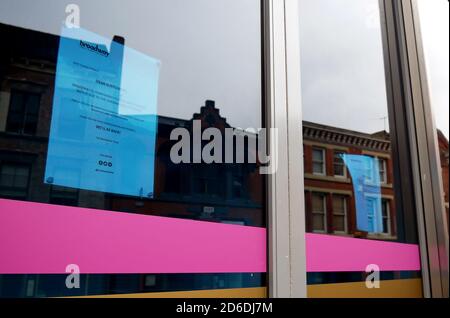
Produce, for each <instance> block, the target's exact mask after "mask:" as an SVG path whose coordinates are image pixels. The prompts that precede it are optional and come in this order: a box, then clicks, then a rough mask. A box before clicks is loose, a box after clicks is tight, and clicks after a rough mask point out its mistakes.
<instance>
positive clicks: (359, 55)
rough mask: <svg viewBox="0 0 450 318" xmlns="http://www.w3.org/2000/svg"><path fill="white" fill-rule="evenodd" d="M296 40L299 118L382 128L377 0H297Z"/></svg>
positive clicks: (383, 88) (364, 129) (357, 127)
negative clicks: (300, 84)
mask: <svg viewBox="0 0 450 318" xmlns="http://www.w3.org/2000/svg"><path fill="white" fill-rule="evenodd" d="M300 41H301V48H300V49H301V67H302V69H301V72H302V94H303V96H302V99H303V114H304V118H305V119H306V120H308V121H312V122H318V123H321V124H326V125H331V126H337V127H341V128H347V129H352V130H357V131H361V132H366V133H374V132H377V131H380V130H383V129H384V122H385V120H383V117H385V116H387V101H386V82H385V76H384V62H383V47H382V40H381V23H380V18H379V7H378V0H364V1H361V0H314V1H311V0H300Z"/></svg>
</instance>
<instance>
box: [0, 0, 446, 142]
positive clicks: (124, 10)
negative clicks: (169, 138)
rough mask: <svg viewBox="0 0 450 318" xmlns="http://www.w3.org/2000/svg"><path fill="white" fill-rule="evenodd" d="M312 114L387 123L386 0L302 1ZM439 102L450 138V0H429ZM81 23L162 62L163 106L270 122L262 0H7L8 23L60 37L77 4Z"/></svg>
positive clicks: (307, 100)
mask: <svg viewBox="0 0 450 318" xmlns="http://www.w3.org/2000/svg"><path fill="white" fill-rule="evenodd" d="M299 2H300V25H301V29H300V34H301V54H302V55H301V58H302V63H301V66H302V95H303V96H302V99H303V110H304V119H305V120H309V121H314V122H318V123H323V124H328V125H333V126H338V127H342V128H347V129H353V130H358V131H363V132H367V133H373V132H376V131H379V130H383V129H384V120H383V119H382V118H383V117H385V116H387V105H386V89H385V78H384V66H383V55H382V43H381V30H380V21H379V8H378V0H299ZM419 2H420V7H421V13H422V14H421V18H422V20H423V21H422V24H423V32H424V39H425V45H426V47H427V51H426V53H427V62H428V69H429V78H430V83H431V86H432V87H431V88H432V101H433V105H434V107H435V109H436V110H437V111H436V113H437V116H436V118H437V122H438V127H439V128H441V129H442V130H443V131H444V133H445V134H446V136H447V137H448V134H449V132H448V130H449V129H448V111H449V106H448V105H449V104H448V103H449V97H448V2H447V1H446V0H419ZM69 3H76V4H78V5H79V6H80V8H81V26H82V27H83V28H85V29H87V30H90V31H93V32H96V33H98V34H100V35H103V36H106V37H112V36H113V35H115V34H118V35H122V36H124V37H125V38H126V41H127V45H128V46H130V47H132V48H135V49H137V50H139V51H141V52H143V53H145V54H147V55H150V56H152V57H155V58H157V59H159V60H161V62H162V69H161V79H160V90H159V103H158V113H159V114H160V115H164V116H172V117H179V118H186V119H187V118H191V116H192V113H194V112H198V110H199V108H200V106H202V105H203V103H204V100H205V99H214V100H216V102H217V106H218V107H219V108H220V110H221V114H222V116H224V117H226V118H227V120H228V122H229V123H230V124H231V125H233V126H237V127H243V128H247V127H260V125H261V123H260V118H261V110H260V105H261V70H260V66H261V60H260V53H261V52H260V12H259V0H214V1H211V0H130V1H126V2H125V1H121V0H69V1H67V0H59V1H55V0H39V1H29V0H1V1H0V21H1V22H3V23H8V24H13V25H17V26H21V27H26V28H31V29H36V30H40V31H44V32H49V33H53V34H59V32H60V27H61V22H62V21H63V20H64V18H65V13H64V9H65V7H66V5H67V4H69Z"/></svg>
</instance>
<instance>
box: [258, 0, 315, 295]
mask: <svg viewBox="0 0 450 318" xmlns="http://www.w3.org/2000/svg"><path fill="white" fill-rule="evenodd" d="M262 5H263V36H264V39H265V41H263V42H264V48H263V50H264V57H265V58H264V65H263V73H264V75H265V76H264V81H265V82H264V88H265V101H266V103H265V104H266V105H265V107H266V123H267V127H270V128H276V129H277V130H278V132H277V141H275V140H274V139H273V138H271V139H270V140H269V145H270V147H269V149H270V152H271V153H272V154H273V153H274V151H276V152H277V156H278V160H277V162H278V169H277V171H276V173H274V174H271V175H269V176H268V180H267V187H268V189H267V190H268V191H267V194H268V203H267V207H268V220H267V225H268V278H269V282H268V283H269V286H268V288H269V289H268V291H269V292H268V295H269V297H306V253H305V222H306V221H305V209H304V205H305V204H304V202H305V198H304V185H303V175H304V171H303V143H302V140H303V134H302V127H301V125H300V124H299V123H300V122H301V121H300V120H301V118H302V116H301V109H302V108H301V96H300V59H299V58H298V57H299V55H300V47H299V41H300V37H299V35H298V32H299V27H298V16H297V15H298V4H297V0H262ZM287 30H289V32H287ZM288 53H289V54H288ZM269 135H270V134H269Z"/></svg>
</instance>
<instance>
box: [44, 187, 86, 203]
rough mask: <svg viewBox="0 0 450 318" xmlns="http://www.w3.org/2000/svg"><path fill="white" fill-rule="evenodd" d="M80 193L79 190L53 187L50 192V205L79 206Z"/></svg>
mask: <svg viewBox="0 0 450 318" xmlns="http://www.w3.org/2000/svg"><path fill="white" fill-rule="evenodd" d="M78 192H79V191H78V189H73V188H66V187H60V186H52V188H51V190H50V203H52V204H61V205H68V206H77V205H78Z"/></svg>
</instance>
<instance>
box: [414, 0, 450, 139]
mask: <svg viewBox="0 0 450 318" xmlns="http://www.w3.org/2000/svg"><path fill="white" fill-rule="evenodd" d="M418 4H419V14H420V20H421V31H422V35H423V41H424V49H425V59H426V63H427V70H428V80H429V83H430V93H431V103H432V105H433V109H434V116H435V118H436V125H437V127H438V128H439V129H441V130H442V132H443V133H444V135H445V136H446V137H447V138H449V122H448V120H449V94H448V87H449V76H448V69H449V40H448V38H449V13H448V9H449V7H448V6H449V4H448V0H419V1H418Z"/></svg>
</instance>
